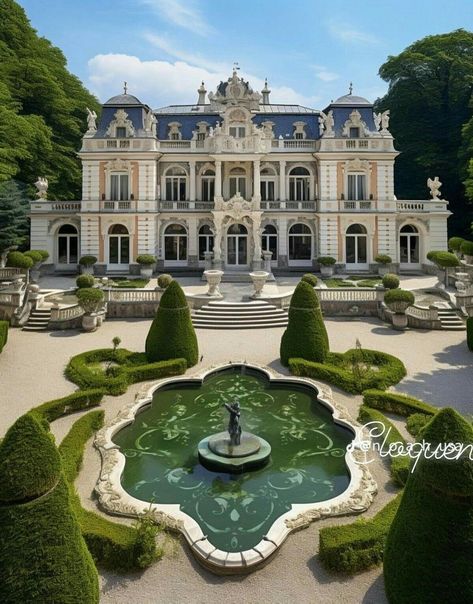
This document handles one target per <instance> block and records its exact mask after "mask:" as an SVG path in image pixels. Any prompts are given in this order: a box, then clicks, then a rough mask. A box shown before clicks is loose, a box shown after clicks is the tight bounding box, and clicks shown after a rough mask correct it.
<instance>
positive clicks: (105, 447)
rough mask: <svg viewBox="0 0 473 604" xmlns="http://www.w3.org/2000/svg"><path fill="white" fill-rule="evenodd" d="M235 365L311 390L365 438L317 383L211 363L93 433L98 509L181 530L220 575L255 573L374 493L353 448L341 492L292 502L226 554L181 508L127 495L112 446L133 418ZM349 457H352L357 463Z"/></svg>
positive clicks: (149, 394)
mask: <svg viewBox="0 0 473 604" xmlns="http://www.w3.org/2000/svg"><path fill="white" fill-rule="evenodd" d="M239 366H244V367H247V368H249V369H253V370H255V371H259V372H261V373H262V374H264V375H265V376H266V377H267V378H268V380H269V382H270V383H274V382H276V383H277V382H279V383H282V382H283V383H285V384H288V385H289V384H291V383H293V384H294V385H301V384H302V385H305V386H306V387H309V388H311V389H312V390H313V391H314V392H315V394H316V396H317V400H318V402H319V403H320V404H321V405H323V406H324V407H326V408H327V409H328V410H329V411H330V412H331V413H332V418H333V422H334V423H335V424H337V425H340V426H343V427H345V428H348V430H350V431H351V432H352V433H353V440H356V441H360V440H363V436H362V429H361V426H359V424H357V423H356V422H355V421H354V420H353V419H352V418H351V417H350V416H349V414H348V412H347V411H346V410H345V409H344V408H343V407H341V406H339V405H338V404H337V403H335V402H334V401H333V399H332V393H331V390H330V388H328V387H327V386H325V385H321V384H318V383H317V382H315V381H313V380H311V379H309V378H299V377H295V376H284V375H281V374H278V373H276V372H275V371H273V370H272V369H269V368H268V367H263V366H260V365H257V364H255V363H240V362H235V363H226V364H219V365H215V366H213V367H210V368H208V369H206V370H205V371H201V372H198V373H196V374H194V375H189V376H183V377H178V378H176V377H171V378H165V379H162V380H159V381H157V382H155V383H154V384H153V385H152V386H150V387H146V388H145V389H142V390H141V391H140V392H139V393H138V394H137V395H136V400H135V401H134V402H133V403H130V404H129V405H127V406H125V407H124V408H123V409H122V410H121V411H120V412H119V414H118V415H117V417H116V418H115V419H113V420H112V421H110V422H108V423H107V424H106V425H105V426H104V427H103V428H102V429H101V430H99V431H98V432H97V434H96V437H95V441H94V444H95V446H96V447H97V448H98V449H99V451H100V454H101V457H102V467H101V472H100V477H99V479H98V482H97V485H96V487H95V490H96V493H97V495H98V499H99V503H100V506H101V507H102V508H103V509H104V510H105V511H107V512H109V513H111V514H116V515H123V516H129V517H130V516H131V517H137V516H140V515H142V514H144V513H148V514H151V515H152V516H154V518H155V519H156V521H157V522H159V523H160V524H162V525H164V526H166V527H167V528H168V529H171V530H176V531H179V532H181V533H182V534H183V535H184V537H185V539H186V541H187V542H188V544H189V546H190V548H191V551H192V553H193V554H194V555H195V557H196V558H197V560H198V561H199V562H200V563H201V564H203V565H204V566H206V567H207V568H209V569H210V570H211V571H213V572H216V573H218V574H241V573H246V572H250V571H252V570H255V569H256V568H258V567H260V566H261V565H262V564H264V563H265V562H267V561H268V560H269V559H270V558H271V557H272V555H273V554H275V553H276V551H278V549H279V547H280V546H281V545H282V543H283V542H284V540H285V539H286V537H287V536H288V535H289V534H290V533H291V532H292V531H293V530H297V529H300V528H305V527H307V526H309V524H310V523H311V522H313V521H314V520H318V519H320V518H325V517H328V516H338V515H348V514H359V513H361V512H364V511H366V510H367V509H368V508H369V506H370V505H371V503H372V501H373V498H374V495H375V494H376V492H377V485H376V482H375V481H374V479H373V477H372V476H371V473H370V472H369V469H368V466H367V465H366V464H364V463H362V462H363V454H362V452H361V451H357V450H355V452H352V453H351V454H349V453H346V454H345V463H346V466H347V468H348V472H349V474H350V482H349V485H348V487H347V489H346V490H345V491H344V492H343V493H341V494H340V495H337V496H335V497H333V498H331V499H328V500H326V501H321V502H317V503H303V504H292V506H291V509H290V510H289V511H288V512H287V513H285V514H283V515H281V516H279V517H278V518H277V519H276V521H275V522H274V523H273V524H272V526H271V528H270V530H269V531H268V532H267V534H266V535H265V536H264V537H263V539H262V540H261V541H260V542H259V543H258V544H257V545H256V546H255V547H253V548H251V549H249V550H245V551H242V552H226V551H222V550H219V549H218V548H216V547H215V546H214V545H212V544H211V543H210V542H209V541H208V539H207V537H206V535H204V533H203V532H202V529H201V527H200V526H199V524H198V523H197V522H196V521H195V520H194V519H193V518H191V517H190V516H189V515H188V514H186V513H184V512H182V511H181V509H180V506H179V504H158V503H149V501H142V500H140V499H137V498H135V497H133V496H131V495H130V494H129V493H127V492H126V491H125V489H124V488H123V486H122V484H121V475H122V473H123V470H124V467H125V461H126V459H125V456H124V455H123V453H122V452H121V451H120V449H119V447H118V445H116V444H115V443H114V442H113V436H114V435H115V434H117V433H118V432H119V431H120V430H121V429H122V428H124V427H125V426H127V425H128V424H131V423H132V422H133V421H134V419H135V416H136V415H137V414H138V413H139V412H140V411H142V410H143V409H144V408H146V407H147V406H149V405H150V404H151V402H152V401H153V395H154V394H155V392H156V391H157V390H159V389H160V388H161V387H163V386H165V385H167V384H170V383H173V384H176V385H178V384H186V383H187V384H189V383H193V384H199V383H200V384H202V382H203V381H204V379H205V378H206V377H207V376H210V375H211V374H213V373H216V372H219V371H223V370H225V369H231V368H234V367H239ZM353 457H355V458H356V462H355V461H354V459H353Z"/></svg>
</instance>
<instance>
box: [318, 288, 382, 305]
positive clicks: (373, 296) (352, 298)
mask: <svg viewBox="0 0 473 604" xmlns="http://www.w3.org/2000/svg"><path fill="white" fill-rule="evenodd" d="M315 291H316V293H317V295H318V297H319V300H320V301H321V302H368V301H381V300H382V299H383V296H384V290H378V289H375V288H372V287H339V288H334V289H328V288H327V289H316V290H315Z"/></svg>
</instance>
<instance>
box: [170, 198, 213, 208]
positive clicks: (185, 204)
mask: <svg viewBox="0 0 473 604" xmlns="http://www.w3.org/2000/svg"><path fill="white" fill-rule="evenodd" d="M213 207H214V202H213V201H169V200H165V199H164V200H161V201H160V202H159V209H160V210H191V211H192V210H194V211H195V210H201V211H202V210H203V211H207V210H208V211H210V210H212V209H213Z"/></svg>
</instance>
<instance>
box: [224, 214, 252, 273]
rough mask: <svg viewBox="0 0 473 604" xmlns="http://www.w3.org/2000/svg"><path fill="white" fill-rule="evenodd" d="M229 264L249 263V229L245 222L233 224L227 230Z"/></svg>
mask: <svg viewBox="0 0 473 604" xmlns="http://www.w3.org/2000/svg"><path fill="white" fill-rule="evenodd" d="M227 264H228V265H230V266H245V265H247V264H248V229H247V228H246V227H245V225H243V224H232V225H231V226H230V227H229V228H228V231H227Z"/></svg>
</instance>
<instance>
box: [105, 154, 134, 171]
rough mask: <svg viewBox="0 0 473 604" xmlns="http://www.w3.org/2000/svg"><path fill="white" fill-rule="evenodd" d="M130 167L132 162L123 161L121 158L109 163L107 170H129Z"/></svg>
mask: <svg viewBox="0 0 473 604" xmlns="http://www.w3.org/2000/svg"><path fill="white" fill-rule="evenodd" d="M129 167H130V162H129V161H127V160H126V159H121V158H120V157H117V158H116V159H112V160H111V161H109V162H107V168H108V169H109V170H128V168H129Z"/></svg>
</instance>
